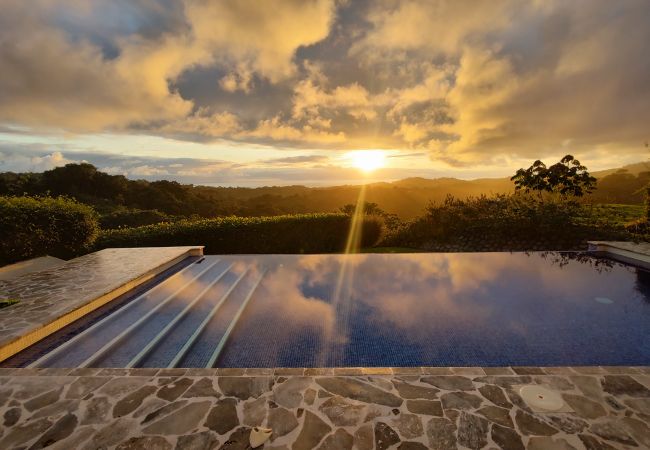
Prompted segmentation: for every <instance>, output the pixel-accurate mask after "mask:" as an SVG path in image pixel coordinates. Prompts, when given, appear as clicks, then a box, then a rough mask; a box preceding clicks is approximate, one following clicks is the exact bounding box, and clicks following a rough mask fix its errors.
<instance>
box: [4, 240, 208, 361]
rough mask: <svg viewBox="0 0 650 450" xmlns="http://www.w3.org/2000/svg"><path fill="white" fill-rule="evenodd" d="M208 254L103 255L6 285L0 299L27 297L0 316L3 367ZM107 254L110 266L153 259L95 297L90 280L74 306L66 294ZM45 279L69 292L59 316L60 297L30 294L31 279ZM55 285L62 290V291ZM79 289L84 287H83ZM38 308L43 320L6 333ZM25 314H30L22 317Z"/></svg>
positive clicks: (192, 249) (185, 250)
mask: <svg viewBox="0 0 650 450" xmlns="http://www.w3.org/2000/svg"><path fill="white" fill-rule="evenodd" d="M203 248H204V246H182V247H149V248H146V247H145V248H119V249H104V250H101V251H99V252H95V253H90V254H87V255H84V256H81V257H79V258H75V259H72V260H70V261H67V262H66V263H64V264H63V265H61V266H57V267H56V268H54V269H50V270H44V271H40V272H34V273H30V274H26V275H24V276H22V277H18V278H16V279H14V280H10V281H6V282H5V283H4V284H3V285H2V287H3V288H4V289H6V292H8V294H7V295H6V294H3V293H0V297H2V296H7V298H10V297H11V296H12V294H11V292H12V289H14V290H16V291H20V290H21V289H23V290H24V291H26V292H27V293H26V294H24V295H22V296H20V297H19V298H18V300H19V302H18V303H17V304H15V305H12V306H9V307H6V308H3V309H2V310H0V325H3V326H2V327H0V328H2V330H0V331H1V332H2V337H0V362H2V361H4V360H6V359H7V358H9V357H11V356H13V355H15V354H16V353H18V352H20V351H21V350H24V349H25V348H27V347H29V346H31V345H33V344H35V343H36V342H38V341H40V340H42V339H44V338H46V337H47V336H49V335H50V334H52V333H54V332H56V331H58V330H60V329H62V328H63V327H65V326H67V325H69V324H71V323H72V322H74V321H76V320H78V319H80V318H82V317H83V316H85V315H86V314H88V313H90V312H92V311H94V310H96V309H98V308H100V307H102V306H104V305H105V304H107V303H109V302H110V301H112V300H114V299H116V298H117V297H119V296H121V295H123V294H125V293H127V292H129V291H131V290H133V289H134V288H136V287H138V286H140V285H141V284H143V283H145V282H147V281H149V280H151V279H152V278H154V277H155V276H157V275H158V274H160V273H162V272H164V271H165V270H167V269H169V268H171V267H173V266H174V265H176V264H178V263H180V262H182V261H183V260H185V259H186V258H189V257H191V256H201V255H203ZM102 252H113V253H115V255H112V256H111V257H109V258H108V260H109V263H110V264H123V263H124V261H123V259H122V258H124V257H132V258H137V257H138V256H141V255H143V254H144V253H151V254H152V255H147V256H148V257H149V258H150V259H147V260H146V261H144V262H143V265H142V266H141V267H137V268H136V269H137V270H136V271H135V272H133V273H129V274H128V275H127V276H123V277H122V278H119V279H116V280H115V281H114V282H112V283H111V282H110V281H106V282H105V283H104V284H102V285H100V286H96V287H95V288H94V291H93V290H92V289H93V286H92V281H93V280H92V279H91V280H90V281H88V282H87V283H86V284H88V285H90V288H89V289H91V291H89V292H88V293H87V294H86V295H83V293H82V294H79V296H80V297H81V298H78V297H75V299H74V300H70V299H69V294H67V292H66V290H67V289H70V287H71V286H72V285H74V284H75V283H80V281H79V280H76V279H75V275H78V274H79V273H82V272H83V271H91V270H92V269H89V268H88V267H89V265H86V261H90V262H92V258H95V259H96V260H97V259H99V260H101V259H102V258H101V257H100V256H98V255H100V254H102ZM155 253H160V255H155ZM102 256H104V255H102ZM110 258H112V259H113V260H111V259H110ZM71 267H72V269H70V270H68V272H69V273H68V274H67V275H69V277H68V279H66V273H65V270H66V269H69V268H71ZM107 269H108V267H102V270H107ZM58 271H63V274H62V275H61V276H59V275H57V272H58ZM41 276H51V277H52V279H53V280H54V281H55V283H54V286H51V289H52V291H54V290H55V289H57V288H59V289H62V290H63V292H64V294H63V295H64V296H65V298H66V300H67V301H68V302H69V304H67V305H65V306H64V307H62V308H59V310H55V308H54V307H53V306H58V305H57V304H56V303H54V304H53V300H52V299H53V298H54V297H55V295H54V294H51V293H50V292H47V291H46V292H42V293H39V294H34V295H30V293H29V290H28V289H25V286H26V285H30V284H35V283H34V281H32V278H33V277H41ZM57 277H58V278H57ZM56 283H58V284H59V285H58V286H57V285H56ZM75 286H76V287H79V285H78V284H77V285H75ZM54 301H56V300H54ZM48 302H49V303H48ZM48 306H50V309H52V310H54V311H53V312H51V313H50V314H49V315H47V314H48V313H47V308H48ZM30 308H31V309H30ZM35 308H39V309H45V310H46V312H45V313H44V316H43V317H42V318H40V319H36V320H35V321H34V320H30V321H28V322H26V323H25V324H24V325H23V326H22V328H21V329H18V330H15V329H11V330H10V331H11V332H5V330H6V329H7V327H11V326H12V325H11V323H12V322H13V321H14V320H16V319H20V317H14V316H15V315H16V313H17V312H18V311H20V312H24V313H30V312H31V310H33V309H35ZM25 309H26V311H22V310H25ZM23 319H24V318H23ZM30 319H31V317H30Z"/></svg>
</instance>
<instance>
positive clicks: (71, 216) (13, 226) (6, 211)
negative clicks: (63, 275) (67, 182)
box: [0, 197, 98, 264]
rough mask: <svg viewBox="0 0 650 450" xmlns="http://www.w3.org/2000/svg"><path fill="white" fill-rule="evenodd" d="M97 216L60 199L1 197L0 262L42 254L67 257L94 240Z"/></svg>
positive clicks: (89, 244) (76, 203)
mask: <svg viewBox="0 0 650 450" xmlns="http://www.w3.org/2000/svg"><path fill="white" fill-rule="evenodd" d="M97 232H98V225H97V214H96V213H95V211H94V210H93V209H92V208H91V207H89V206H86V205H83V204H81V203H79V202H77V201H75V200H70V199H67V198H63V197H57V198H52V197H0V235H1V236H2V241H1V242H0V263H2V264H7V263H12V262H15V261H20V260H24V259H29V258H33V257H37V256H43V255H46V254H48V255H54V256H58V257H61V258H69V257H72V256H76V255H78V254H81V253H84V252H85V251H87V250H88V249H89V248H90V247H91V245H92V244H93V242H94V240H95V238H96V237H97Z"/></svg>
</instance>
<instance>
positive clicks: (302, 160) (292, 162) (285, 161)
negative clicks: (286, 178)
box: [262, 155, 329, 166]
mask: <svg viewBox="0 0 650 450" xmlns="http://www.w3.org/2000/svg"><path fill="white" fill-rule="evenodd" d="M328 160H329V158H328V157H327V156H325V155H304V156H287V157H286V158H274V159H266V160H264V161H262V163H263V164H267V165H278V166H302V165H305V164H315V163H324V162H326V161H328Z"/></svg>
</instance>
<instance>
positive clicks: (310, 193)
mask: <svg viewBox="0 0 650 450" xmlns="http://www.w3.org/2000/svg"><path fill="white" fill-rule="evenodd" d="M648 168H649V167H648V166H647V165H639V167H638V169H639V170H638V171H637V172H636V173H626V172H621V171H610V172H607V173H606V174H605V175H604V177H603V178H602V179H601V180H599V181H598V185H597V186H598V189H597V190H596V191H595V192H593V193H591V191H592V190H593V189H594V183H595V179H594V177H593V176H591V175H590V174H589V172H588V171H587V168H586V167H584V166H583V165H582V164H580V162H579V161H576V160H575V159H574V158H573V157H571V156H570V155H567V156H566V157H564V158H563V159H562V160H561V161H560V162H558V163H557V164H554V165H552V166H550V167H548V168H547V167H546V166H545V165H544V164H543V163H542V162H541V161H536V162H535V163H533V165H532V166H531V167H529V168H528V169H520V170H519V171H517V173H516V174H515V176H513V178H512V180H513V181H514V182H515V183H514V186H513V185H512V182H510V181H509V180H508V179H503V180H501V179H499V180H475V181H473V182H466V181H462V180H453V179H438V180H424V179H408V180H402V181H398V182H395V183H378V184H373V185H369V186H367V187H366V188H365V198H366V199H368V201H366V202H365V203H364V204H363V214H364V218H363V232H362V236H363V237H362V242H361V247H362V250H361V251H362V252H368V253H372V252H382V253H392V252H412V251H421V250H437V251H457V250H463V251H481V250H535V249H544V250H549V249H552V250H560V249H583V248H584V247H585V242H586V240H591V239H646V237H647V236H648V235H649V234H650V226H648V219H647V215H648V214H649V212H650V208H644V206H643V205H642V204H641V202H642V201H643V196H645V195H646V191H647V187H646V186H647V184H648V182H649V181H650V172H648V171H647V169H648ZM490 183H492V184H490ZM504 183H507V184H504ZM486 186H491V188H486ZM603 186H606V187H607V190H608V191H607V192H604V191H603ZM359 189H360V188H359V187H355V186H340V187H333V188H318V189H317V188H306V187H302V186H289V187H272V188H259V189H245V188H210V187H203V186H192V185H182V184H179V183H176V182H170V181H157V182H147V181H142V180H139V181H133V180H127V179H126V178H124V177H122V176H112V175H108V174H105V173H102V172H100V171H98V170H97V169H96V168H95V167H93V166H91V165H89V164H69V165H67V166H65V167H60V168H56V169H54V170H50V171H46V172H44V173H41V174H32V173H28V174H14V173H4V174H0V194H7V195H8V196H5V197H0V233H2V236H3V239H2V242H1V243H0V263H3V264H6V263H10V262H14V261H19V260H23V259H28V258H32V257H36V256H41V255H44V254H51V255H54V256H59V257H63V258H67V257H71V256H76V255H79V254H82V253H84V252H86V251H89V250H91V249H101V248H106V247H139V246H170V245H205V246H206V253H213V254H215V253H224V254H227V253H320V252H339V251H342V250H343V249H344V247H345V243H346V239H347V237H348V233H349V229H350V223H351V220H352V215H353V214H354V212H355V209H356V204H355V201H356V199H357V198H358V195H359ZM486 191H488V192H492V194H490V195H485V194H482V192H486ZM442 192H448V194H447V195H446V197H444V196H442V197H441V193H442ZM473 192H477V195H474V196H472V195H469V194H468V193H473ZM44 193H49V194H53V195H65V196H67V197H65V198H64V197H60V196H59V197H49V196H46V195H42V196H39V195H37V194H44ZM449 193H451V194H449ZM18 195H23V196H18ZM598 196H601V197H600V198H615V199H618V200H617V201H620V203H613V204H593V200H594V199H595V198H598ZM608 196H609V197H608ZM373 199H379V202H380V203H378V202H375V201H372V200H373ZM637 200H638V201H637ZM628 201H629V202H630V203H636V204H625V202H628ZM82 202H83V203H85V204H82ZM426 202H428V206H425V205H426V204H427V203H426ZM379 204H381V206H382V207H381V208H380V206H379ZM386 204H387V205H390V207H386V209H384V207H385V205H386ZM341 205H344V206H341ZM418 210H419V211H421V213H419V214H416V213H415V211H418ZM95 211H97V212H98V213H96V212H95ZM285 211H287V212H291V213H292V214H290V215H289V214H282V212H285ZM311 211H322V212H317V213H312V212H311ZM331 211H339V212H337V213H332V212H331ZM395 211H405V212H406V214H405V215H398V214H396V213H395ZM226 214H228V215H226ZM243 216H247V217H243ZM98 221H99V222H98ZM98 223H99V226H101V229H102V230H101V231H99V229H98Z"/></svg>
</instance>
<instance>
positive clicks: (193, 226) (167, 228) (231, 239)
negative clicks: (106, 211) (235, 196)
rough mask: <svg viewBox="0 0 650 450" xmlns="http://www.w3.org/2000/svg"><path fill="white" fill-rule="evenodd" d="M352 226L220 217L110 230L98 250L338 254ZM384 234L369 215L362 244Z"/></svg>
mask: <svg viewBox="0 0 650 450" xmlns="http://www.w3.org/2000/svg"><path fill="white" fill-rule="evenodd" d="M349 228H350V217H349V216H347V215H345V214H296V215H287V216H274V217H220V218H215V219H200V220H194V221H188V220H182V221H179V222H175V223H160V224H156V225H147V226H143V227H137V228H123V229H118V230H105V231H102V232H101V234H100V237H99V239H98V240H97V244H96V247H97V248H106V247H147V246H170V245H205V252H206V253H208V254H228V253H320V252H337V251H341V250H343V249H344V248H345V243H346V239H347V236H348V231H349ZM381 232H382V222H381V220H380V219H377V218H374V217H365V218H364V222H363V227H362V246H364V247H365V246H371V245H374V244H375V243H376V242H377V240H378V239H379V237H380V235H381Z"/></svg>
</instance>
